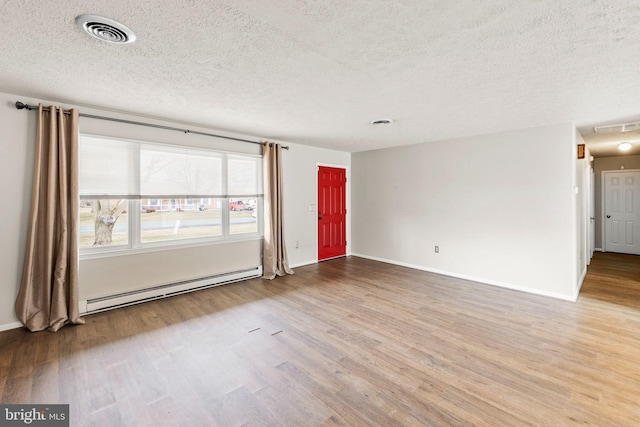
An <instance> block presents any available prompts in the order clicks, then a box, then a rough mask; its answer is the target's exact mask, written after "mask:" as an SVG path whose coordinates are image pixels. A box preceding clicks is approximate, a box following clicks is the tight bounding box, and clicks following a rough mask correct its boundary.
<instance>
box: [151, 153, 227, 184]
mask: <svg viewBox="0 0 640 427" xmlns="http://www.w3.org/2000/svg"><path fill="white" fill-rule="evenodd" d="M140 194H141V195H144V196H153V195H158V196H161V195H196V196H197V195H200V196H202V195H207V196H216V195H218V196H219V195H222V194H223V191H222V158H221V157H220V156H219V155H218V154H216V153H213V152H209V151H205V150H194V149H189V148H183V147H173V146H167V147H162V146H159V145H152V144H144V145H142V146H141V147H140Z"/></svg>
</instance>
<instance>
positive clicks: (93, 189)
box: [79, 135, 139, 197]
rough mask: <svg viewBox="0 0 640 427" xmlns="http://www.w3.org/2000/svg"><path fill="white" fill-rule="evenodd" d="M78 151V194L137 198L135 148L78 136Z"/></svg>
mask: <svg viewBox="0 0 640 427" xmlns="http://www.w3.org/2000/svg"><path fill="white" fill-rule="evenodd" d="M79 147H80V148H79V172H80V194H84V195H88V196H103V195H112V196H111V197H113V195H118V196H127V195H136V194H138V192H139V182H138V174H137V168H138V165H137V160H136V158H137V152H138V144H136V143H134V142H129V141H120V140H117V139H109V138H97V137H93V136H87V135H82V136H81V137H80V144H79ZM107 197H109V196H107Z"/></svg>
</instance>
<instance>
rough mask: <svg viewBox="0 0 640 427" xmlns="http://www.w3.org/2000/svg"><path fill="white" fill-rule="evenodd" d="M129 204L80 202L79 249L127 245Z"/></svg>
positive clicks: (118, 201) (95, 201)
mask: <svg viewBox="0 0 640 427" xmlns="http://www.w3.org/2000/svg"><path fill="white" fill-rule="evenodd" d="M128 208H129V202H128V201H127V200H125V199H92V200H81V201H80V227H79V230H80V232H79V234H80V248H81V249H82V248H92V247H104V246H121V245H128V244H129V219H128V212H127V210H128Z"/></svg>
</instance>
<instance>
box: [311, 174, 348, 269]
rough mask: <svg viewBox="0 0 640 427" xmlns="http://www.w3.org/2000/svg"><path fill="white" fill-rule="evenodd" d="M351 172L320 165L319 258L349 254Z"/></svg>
mask: <svg viewBox="0 0 640 427" xmlns="http://www.w3.org/2000/svg"><path fill="white" fill-rule="evenodd" d="M346 188H347V174H346V170H345V169H340V168H331V167H325V166H319V167H318V261H322V260H325V259H329V258H336V257H341V256H345V255H346V254H347V225H346V224H347V221H346V218H347V209H346Z"/></svg>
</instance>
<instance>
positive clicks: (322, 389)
mask: <svg viewBox="0 0 640 427" xmlns="http://www.w3.org/2000/svg"><path fill="white" fill-rule="evenodd" d="M541 268H544V267H543V266H541ZM86 321H87V324H86V325H84V326H77V327H65V328H63V329H62V330H61V331H60V332H58V333H57V334H53V333H49V332H41V333H36V334H31V333H28V332H26V331H25V330H21V329H18V330H12V331H6V332H3V333H0V402H1V403H69V404H70V405H71V425H74V426H90V425H97V426H224V427H227V426H245V425H246V426H249V425H251V426H253V425H257V426H262V425H265V426H329V425H335V426H424V425H427V426H430V425H434V426H438V425H446V426H449V425H455V426H463V425H483V426H519V425H535V426H571V425H594V426H637V425H640V406H639V405H640V257H634V256H624V255H612V254H604V253H596V255H595V257H594V259H593V262H592V265H591V267H590V272H589V274H588V276H587V279H586V281H585V283H584V286H583V290H582V293H581V295H580V298H579V300H578V302H577V303H575V304H573V303H570V302H564V301H559V300H555V299H551V298H545V297H539V296H534V295H528V294H524V293H520V292H515V291H509V290H505V289H500V288H496V287H492V286H487V285H480V284H476V283H473V282H468V281H464V280H457V279H452V278H447V277H443V276H438V275H434V274H429V273H424V272H420V271H415V270H411V269H408V268H402V267H397V266H392V265H388V264H383V263H379V262H374V261H370V260H365V259H360V258H355V257H350V258H343V259H337V260H333V261H328V262H324V263H321V264H318V265H311V266H306V267H302V268H298V269H296V274H295V275H294V276H288V277H282V278H278V279H276V280H274V281H263V280H261V279H254V280H249V281H246V282H242V283H237V284H232V285H227V286H223V287H218V288H213V289H208V290H204V291H199V292H195V293H191V294H187V295H181V296H178V297H174V298H170V299H165V300H160V301H155V302H149V303H145V304H141V305H138V306H133V307H127V308H122V309H118V310H114V311H110V312H106V313H100V314H95V315H91V316H87V317H86Z"/></svg>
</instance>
